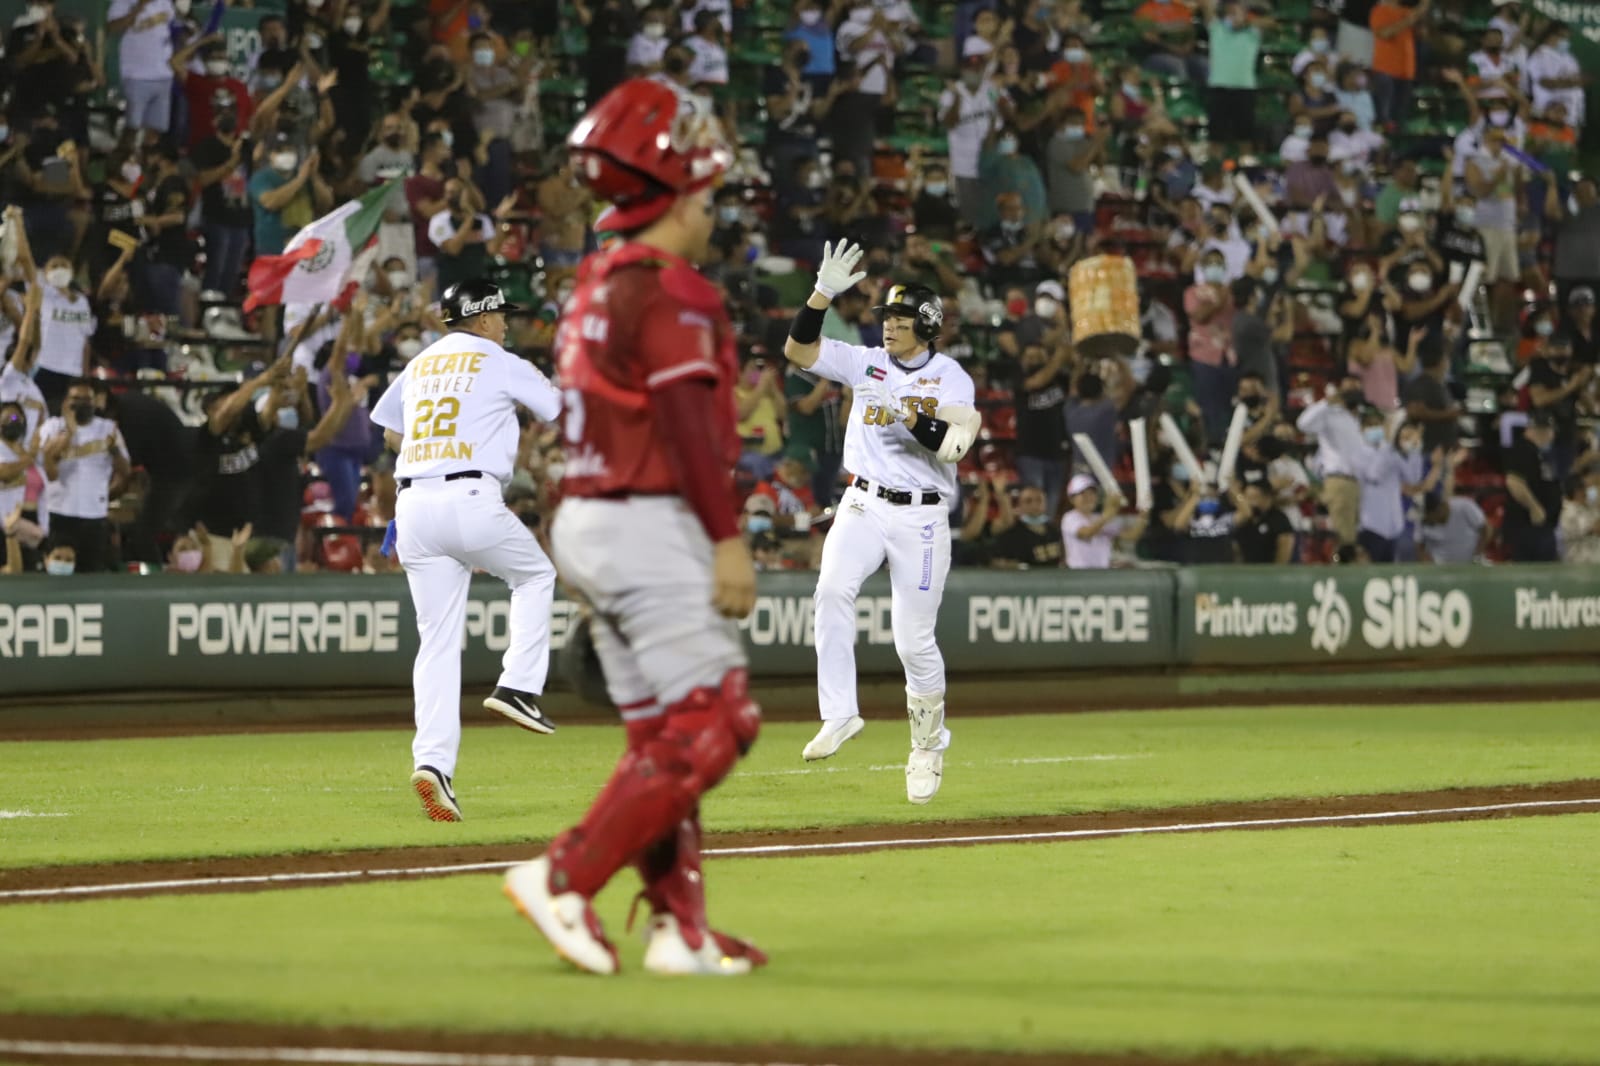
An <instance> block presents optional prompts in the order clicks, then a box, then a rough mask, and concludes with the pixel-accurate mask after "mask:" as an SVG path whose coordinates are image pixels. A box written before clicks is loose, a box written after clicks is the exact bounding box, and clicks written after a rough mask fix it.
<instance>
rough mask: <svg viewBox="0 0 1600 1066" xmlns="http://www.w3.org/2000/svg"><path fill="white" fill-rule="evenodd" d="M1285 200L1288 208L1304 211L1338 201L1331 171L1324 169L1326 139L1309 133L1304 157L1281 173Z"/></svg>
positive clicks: (1326, 149)
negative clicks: (1320, 204)
mask: <svg viewBox="0 0 1600 1066" xmlns="http://www.w3.org/2000/svg"><path fill="white" fill-rule="evenodd" d="M1283 183H1284V190H1285V198H1286V199H1287V200H1288V203H1289V206H1290V207H1294V208H1302V209H1303V208H1307V207H1312V206H1314V205H1316V204H1317V203H1318V202H1319V201H1321V202H1323V203H1333V202H1336V201H1337V200H1338V198H1339V186H1338V184H1337V183H1336V182H1335V181H1334V178H1333V169H1332V168H1331V167H1330V166H1328V139H1327V138H1326V137H1324V136H1322V135H1320V134H1316V133H1313V134H1312V136H1311V141H1310V142H1309V144H1308V145H1307V150H1306V158H1305V159H1304V160H1303V161H1301V162H1298V163H1290V164H1289V166H1288V167H1287V168H1285V170H1284V174H1283Z"/></svg>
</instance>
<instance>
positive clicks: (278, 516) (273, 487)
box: [255, 428, 310, 544]
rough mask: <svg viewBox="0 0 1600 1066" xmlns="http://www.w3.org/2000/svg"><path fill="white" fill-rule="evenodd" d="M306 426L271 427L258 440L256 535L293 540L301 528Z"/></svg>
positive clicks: (307, 434) (307, 433) (291, 541)
mask: <svg viewBox="0 0 1600 1066" xmlns="http://www.w3.org/2000/svg"><path fill="white" fill-rule="evenodd" d="M308 436H310V434H309V432H308V431H307V430H305V429H301V428H297V429H282V428H278V429H273V430H271V431H270V432H269V433H267V435H266V436H265V437H263V438H262V440H261V445H260V448H259V451H260V455H261V461H260V462H259V463H258V464H257V465H256V473H257V476H258V478H259V479H260V487H261V511H260V514H259V515H258V516H257V518H256V519H255V523H256V528H255V533H256V536H258V537H277V538H278V539H280V540H286V541H289V542H290V543H291V544H292V543H294V538H295V534H296V533H297V532H298V531H299V528H300V504H301V496H302V492H303V490H302V488H301V486H300V457H301V456H303V455H304V454H305V453H306V438H307V437H308Z"/></svg>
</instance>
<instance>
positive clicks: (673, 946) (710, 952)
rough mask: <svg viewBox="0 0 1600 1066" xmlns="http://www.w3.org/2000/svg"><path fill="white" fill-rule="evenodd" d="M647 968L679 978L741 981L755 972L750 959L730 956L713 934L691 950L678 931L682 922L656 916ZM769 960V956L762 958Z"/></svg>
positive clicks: (648, 933)
mask: <svg viewBox="0 0 1600 1066" xmlns="http://www.w3.org/2000/svg"><path fill="white" fill-rule="evenodd" d="M644 936H645V945H646V947H645V951H644V968H645V969H647V970H649V971H650V972H651V973H662V974H669V975H672V976H675V977H701V976H703V977H740V976H743V975H744V974H747V973H749V972H750V970H751V969H752V967H751V961H752V960H751V959H750V958H749V957H748V956H737V955H729V954H727V953H725V952H724V951H723V950H722V945H721V944H719V943H718V942H717V938H716V937H715V936H713V935H712V934H711V933H710V932H709V931H708V932H707V933H706V934H705V940H704V942H703V943H702V944H701V945H700V950H699V951H696V950H694V949H693V948H691V947H690V946H689V944H688V942H687V941H685V940H684V939H683V933H682V931H681V930H680V929H679V928H678V919H677V918H675V917H673V916H672V915H670V914H656V915H652V916H651V918H650V924H649V926H647V927H646V928H645V933H644ZM762 961H766V960H765V956H763V957H762Z"/></svg>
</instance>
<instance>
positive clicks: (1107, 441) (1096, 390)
mask: <svg viewBox="0 0 1600 1066" xmlns="http://www.w3.org/2000/svg"><path fill="white" fill-rule="evenodd" d="M1100 365H1102V366H1104V365H1106V364H1105V363H1104V362H1102V363H1101V364H1100ZM1117 384H1120V382H1118V383H1117ZM1066 419H1067V439H1068V441H1071V440H1072V439H1073V438H1074V437H1076V436H1077V435H1078V434H1080V433H1081V434H1083V435H1084V436H1086V437H1088V438H1089V441H1090V442H1091V443H1092V444H1093V445H1094V446H1095V450H1096V451H1098V452H1099V453H1100V457H1101V458H1102V459H1104V460H1105V461H1106V463H1107V464H1108V465H1110V466H1116V465H1117V464H1118V463H1119V462H1121V461H1122V441H1121V440H1120V439H1119V438H1118V436H1117V401H1116V399H1115V398H1114V397H1113V396H1111V395H1110V394H1109V393H1108V390H1107V388H1106V382H1105V380H1104V379H1103V378H1101V376H1100V375H1099V374H1098V373H1096V372H1095V371H1094V370H1091V369H1088V368H1080V369H1079V371H1078V373H1077V376H1076V377H1075V378H1074V379H1073V382H1072V392H1071V394H1070V395H1069V396H1068V397H1067V406H1066Z"/></svg>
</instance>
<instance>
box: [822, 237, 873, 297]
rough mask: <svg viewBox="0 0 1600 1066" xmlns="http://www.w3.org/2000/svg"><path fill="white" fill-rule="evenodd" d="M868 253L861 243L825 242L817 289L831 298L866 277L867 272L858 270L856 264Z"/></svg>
mask: <svg viewBox="0 0 1600 1066" xmlns="http://www.w3.org/2000/svg"><path fill="white" fill-rule="evenodd" d="M866 254H867V253H866V250H865V249H863V248H862V247H861V246H860V245H859V244H850V243H846V242H844V241H841V242H839V244H838V245H834V244H832V243H828V244H824V245H823V246H822V264H821V265H820V266H818V267H817V285H816V289H817V291H818V292H820V293H821V294H822V295H824V296H826V297H827V298H828V299H830V300H831V299H833V298H834V297H835V296H837V295H839V294H840V293H841V292H844V291H845V290H846V289H848V288H851V287H852V286H854V285H855V284H856V283H857V282H858V281H860V280H862V279H863V278H865V277H866V276H867V272H866V271H865V270H862V271H857V270H856V264H857V263H859V262H861V259H862V257H863V256H865V255H866Z"/></svg>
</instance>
